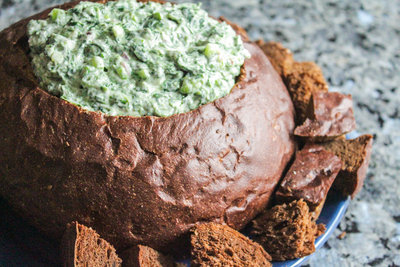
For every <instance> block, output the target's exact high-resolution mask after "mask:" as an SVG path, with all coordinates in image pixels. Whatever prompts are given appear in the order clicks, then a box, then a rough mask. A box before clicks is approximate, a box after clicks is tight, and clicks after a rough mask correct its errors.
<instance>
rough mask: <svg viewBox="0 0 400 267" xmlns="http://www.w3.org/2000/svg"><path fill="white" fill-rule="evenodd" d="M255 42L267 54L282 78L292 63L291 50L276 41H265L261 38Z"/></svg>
mask: <svg viewBox="0 0 400 267" xmlns="http://www.w3.org/2000/svg"><path fill="white" fill-rule="evenodd" d="M256 44H257V45H258V46H259V47H260V48H261V49H262V51H263V52H264V53H265V55H267V57H268V59H269V61H270V62H271V64H272V66H273V67H274V69H275V70H276V71H277V72H278V74H279V75H280V76H281V77H282V78H283V77H285V73H287V72H288V71H290V69H291V68H292V65H293V63H294V59H293V54H292V52H290V50H289V49H287V48H285V47H283V45H282V44H280V43H277V42H267V43H266V42H264V41H263V40H257V41H256Z"/></svg>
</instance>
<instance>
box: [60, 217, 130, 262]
mask: <svg viewBox="0 0 400 267" xmlns="http://www.w3.org/2000/svg"><path fill="white" fill-rule="evenodd" d="M61 255H62V259H63V266H64V267H88V266H90V267H105V266H110V267H111V266H112V267H117V266H121V263H122V260H121V259H120V258H119V257H118V255H117V253H116V252H115V249H114V247H113V246H112V245H110V244H109V243H108V242H107V241H106V240H104V239H102V238H100V236H99V234H97V233H96V231H94V230H93V229H92V228H90V227H86V226H84V225H82V224H79V223H77V222H73V223H70V224H68V225H67V229H66V231H65V233H64V236H63V239H62V242H61Z"/></svg>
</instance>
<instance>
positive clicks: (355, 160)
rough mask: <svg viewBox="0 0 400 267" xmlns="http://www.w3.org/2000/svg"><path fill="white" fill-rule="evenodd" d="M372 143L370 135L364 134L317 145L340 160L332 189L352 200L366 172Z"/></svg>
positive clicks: (359, 188) (361, 184)
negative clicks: (339, 167) (340, 166)
mask: <svg viewBox="0 0 400 267" xmlns="http://www.w3.org/2000/svg"><path fill="white" fill-rule="evenodd" d="M372 142H373V137H372V135H369V134H365V135H362V136H360V137H357V138H355V139H351V140H344V139H335V140H333V141H330V142H326V143H321V144H319V145H321V146H323V147H324V148H325V149H326V150H328V151H331V152H333V153H335V155H336V156H338V157H339V158H340V159H341V160H342V163H343V164H342V168H341V170H340V172H339V174H338V176H337V177H336V179H335V182H334V183H333V187H334V188H335V189H336V190H338V191H340V192H342V194H343V195H345V196H351V198H354V197H355V196H356V194H357V193H358V192H360V190H361V188H362V186H363V184H364V180H365V177H366V174H367V170H368V164H369V160H370V157H371V150H372ZM306 146H309V144H308V145H306Z"/></svg>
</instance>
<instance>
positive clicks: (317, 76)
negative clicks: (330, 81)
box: [284, 62, 328, 124]
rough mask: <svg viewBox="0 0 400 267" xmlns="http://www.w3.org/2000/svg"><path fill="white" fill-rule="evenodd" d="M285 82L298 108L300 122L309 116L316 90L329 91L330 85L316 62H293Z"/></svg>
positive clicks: (297, 119)
mask: <svg viewBox="0 0 400 267" xmlns="http://www.w3.org/2000/svg"><path fill="white" fill-rule="evenodd" d="M284 82H285V84H286V86H287V89H288V91H289V94H290V96H291V97H292V101H293V104H294V107H295V109H296V115H297V118H296V121H297V123H298V124H300V123H302V122H304V120H305V119H306V117H307V116H306V114H307V107H308V103H309V102H310V98H311V95H312V94H313V93H314V92H327V91H328V85H327V83H326V81H325V78H324V76H323V74H322V70H321V69H320V67H318V65H317V64H315V63H314V62H295V63H293V65H292V68H291V69H290V70H289V71H288V72H287V73H285V76H284Z"/></svg>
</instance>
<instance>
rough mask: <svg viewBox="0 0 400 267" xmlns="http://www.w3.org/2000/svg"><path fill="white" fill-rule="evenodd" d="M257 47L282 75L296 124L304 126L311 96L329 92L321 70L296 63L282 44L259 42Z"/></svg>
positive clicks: (309, 64) (313, 65) (315, 65)
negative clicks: (293, 108) (294, 113)
mask: <svg viewBox="0 0 400 267" xmlns="http://www.w3.org/2000/svg"><path fill="white" fill-rule="evenodd" d="M257 45H258V46H260V47H261V49H262V50H263V52H264V53H265V54H266V55H267V57H268V58H269V60H270V61H271V63H272V65H273V66H274V68H275V70H276V71H277V72H278V73H279V74H280V75H281V78H282V80H283V81H284V83H285V84H286V87H287V89H288V91H289V94H290V97H291V98H292V101H293V104H294V107H295V110H296V122H297V124H298V125H300V124H302V123H303V122H304V120H305V119H306V117H307V107H308V103H309V102H310V98H311V95H312V94H313V93H314V92H327V91H328V84H327V83H326V81H325V78H324V76H323V74H322V70H321V68H320V67H318V65H317V64H315V63H314V62H297V61H294V60H293V56H292V53H291V52H290V51H289V50H288V49H286V48H284V47H283V46H282V45H281V44H280V43H275V42H268V43H264V42H263V41H257Z"/></svg>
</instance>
